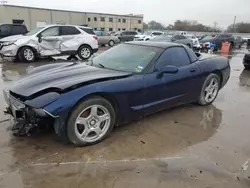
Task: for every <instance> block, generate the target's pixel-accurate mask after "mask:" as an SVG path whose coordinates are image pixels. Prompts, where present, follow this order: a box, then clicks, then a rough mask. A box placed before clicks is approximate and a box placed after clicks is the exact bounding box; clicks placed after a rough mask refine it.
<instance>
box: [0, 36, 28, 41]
mask: <svg viewBox="0 0 250 188" xmlns="http://www.w3.org/2000/svg"><path fill="white" fill-rule="evenodd" d="M28 37H29V36H24V35H13V36H9V37H4V38H2V39H1V40H0V42H10V41H16V40H18V39H23V38H28Z"/></svg>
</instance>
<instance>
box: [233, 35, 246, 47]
mask: <svg viewBox="0 0 250 188" xmlns="http://www.w3.org/2000/svg"><path fill="white" fill-rule="evenodd" d="M243 44H244V40H243V38H241V36H234V46H235V47H238V48H241V46H242V45H243Z"/></svg>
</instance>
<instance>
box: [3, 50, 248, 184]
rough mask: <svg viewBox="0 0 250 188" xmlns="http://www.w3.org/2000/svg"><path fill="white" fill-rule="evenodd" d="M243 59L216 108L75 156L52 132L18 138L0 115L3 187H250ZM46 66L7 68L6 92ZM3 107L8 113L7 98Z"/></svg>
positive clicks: (182, 112)
mask: <svg viewBox="0 0 250 188" xmlns="http://www.w3.org/2000/svg"><path fill="white" fill-rule="evenodd" d="M244 53H245V51H244V50H237V51H235V52H234V53H233V54H232V55H229V56H228V58H229V59H230V64H231V67H232V72H231V78H230V80H229V82H228V84H227V85H226V86H225V87H224V88H223V89H222V90H221V91H220V93H219V96H218V98H217V99H216V101H215V102H214V104H213V105H210V106H207V107H201V106H197V105H195V104H189V105H183V106H180V107H176V108H173V109H170V110H166V111H163V112H160V113H157V114H155V115H151V116H149V117H146V118H145V119H143V120H141V121H137V122H133V123H130V124H127V125H122V126H119V127H117V128H115V130H114V131H113V133H112V134H111V135H110V136H109V138H107V139H106V140H104V141H103V142H101V143H99V144H97V145H94V146H89V147H83V148H76V147H74V146H72V145H69V144H66V143H63V142H62V141H61V140H59V139H58V138H57V137H56V135H54V134H53V133H51V132H46V133H41V134H38V135H36V136H32V137H24V138H16V137H13V136H12V135H11V132H10V131H9V130H8V127H9V120H8V119H9V117H8V116H4V115H3V113H0V187H1V188H14V187H15V188H33V187H36V188H40V187H41V188H57V187H58V188H59V187H60V188H61V187H64V188H67V187H70V188H73V187H84V188H87V187H91V188H93V187H94V188H98V187H105V188H109V187H110V188H111V187H112V188H123V187H126V188H134V187H144V188H148V187H150V188H151V187H164V188H166V187H171V188H175V187H176V188H177V187H178V188H180V187H192V188H196V187H197V188H198V187H199V188H202V187H204V188H216V187H227V188H231V187H232V188H233V187H234V188H235V187H250V172H249V169H248V164H247V161H248V159H250V147H249V143H250V136H249V133H250V123H249V111H250V71H247V70H244V68H243V65H242V59H243V57H244ZM46 63H54V62H53V61H50V62H42V61H41V62H37V63H33V64H23V63H12V62H2V63H1V64H0V66H1V67H0V70H1V76H0V89H2V88H3V87H5V86H6V85H8V84H10V83H11V81H12V80H16V79H19V78H20V76H22V75H24V74H25V73H26V72H28V71H29V70H31V69H32V68H34V67H37V66H41V65H43V64H46ZM0 104H2V105H1V106H0V111H3V110H4V107H5V106H4V100H3V96H2V94H0Z"/></svg>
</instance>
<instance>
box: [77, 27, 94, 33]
mask: <svg viewBox="0 0 250 188" xmlns="http://www.w3.org/2000/svg"><path fill="white" fill-rule="evenodd" d="M80 29H81V30H82V31H84V32H86V33H88V34H90V35H95V32H94V31H93V29H92V28H83V27H80Z"/></svg>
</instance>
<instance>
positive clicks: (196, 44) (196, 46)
mask: <svg viewBox="0 0 250 188" xmlns="http://www.w3.org/2000/svg"><path fill="white" fill-rule="evenodd" d="M187 38H189V39H191V40H192V42H193V48H194V49H197V50H198V49H200V48H201V45H200V42H199V39H198V38H197V37H196V36H193V35H187Z"/></svg>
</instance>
